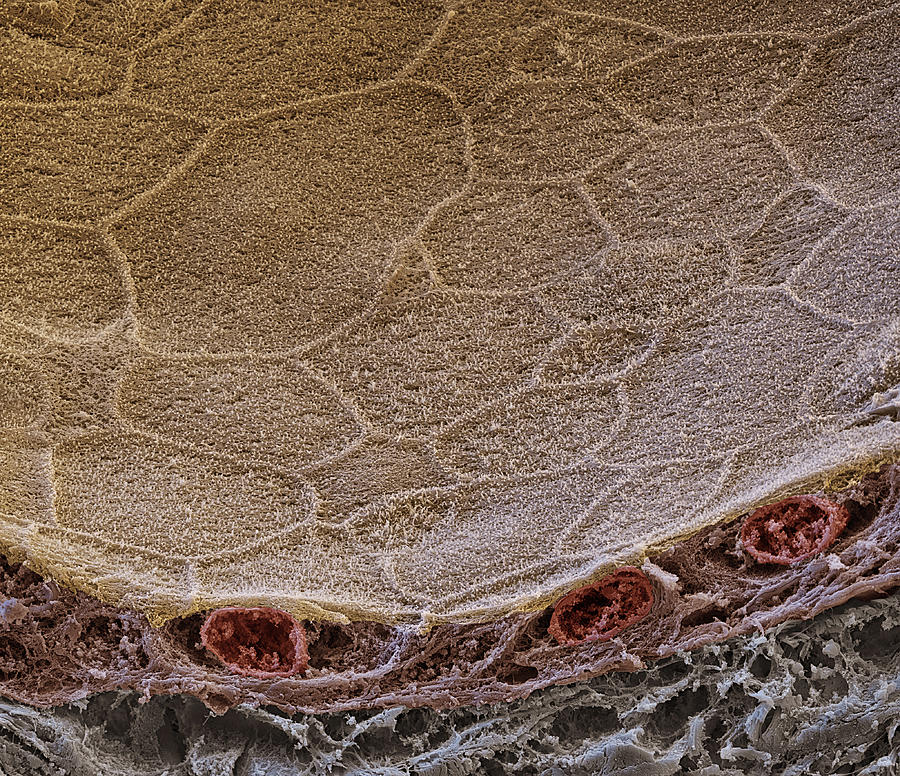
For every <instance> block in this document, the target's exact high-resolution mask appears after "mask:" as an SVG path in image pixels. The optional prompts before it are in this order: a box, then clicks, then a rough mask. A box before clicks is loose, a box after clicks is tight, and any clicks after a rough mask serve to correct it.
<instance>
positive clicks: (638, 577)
mask: <svg viewBox="0 0 900 776" xmlns="http://www.w3.org/2000/svg"><path fill="white" fill-rule="evenodd" d="M651 606H653V587H652V586H651V584H650V580H649V579H648V578H647V576H646V575H645V574H644V573H643V572H642V571H640V570H639V569H636V568H635V567H634V566H622V567H621V568H620V569H618V570H617V571H615V572H613V573H612V574H609V575H608V576H605V577H604V578H603V579H601V580H600V581H599V582H595V583H594V584H593V585H586V586H585V587H581V588H578V589H577V590H573V591H572V592H571V593H569V594H568V595H567V596H565V598H563V599H562V600H560V601H559V603H557V604H556V608H555V609H554V610H553V617H552V618H551V620H550V625H549V627H548V628H547V631H548V632H549V633H550V635H551V636H553V638H555V639H556V640H557V641H558V642H559V643H560V644H578V643H580V642H583V641H606V640H608V639H611V638H613V637H614V636H617V635H618V634H619V633H621V632H622V631H623V630H625V628H627V627H628V626H629V625H633V624H634V623H636V622H637V621H638V620H641V619H643V618H644V617H646V616H647V613H648V612H649V611H650V607H651Z"/></svg>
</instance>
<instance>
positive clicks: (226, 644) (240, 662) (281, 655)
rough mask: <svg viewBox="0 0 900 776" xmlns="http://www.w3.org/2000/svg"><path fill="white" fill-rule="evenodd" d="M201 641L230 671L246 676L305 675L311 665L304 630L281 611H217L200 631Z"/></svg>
mask: <svg viewBox="0 0 900 776" xmlns="http://www.w3.org/2000/svg"><path fill="white" fill-rule="evenodd" d="M200 640H201V641H202V643H203V646H204V647H206V648H207V649H208V650H209V651H210V652H212V653H213V654H214V655H215V656H216V657H217V658H219V660H221V661H222V662H223V663H224V664H225V665H226V666H228V668H230V669H231V670H232V671H234V672H235V673H238V674H243V675H244V676H256V677H260V678H267V677H276V676H290V675H291V674H296V673H298V672H301V671H305V670H306V666H307V665H308V663H309V654H308V652H307V651H306V634H305V633H304V631H303V626H302V625H301V624H300V623H299V622H297V620H296V619H295V618H294V617H292V616H291V615H290V614H288V613H287V612H282V611H281V610H279V609H269V608H268V607H254V608H249V609H247V608H243V607H238V606H227V607H225V608H223V609H216V610H215V611H214V612H211V613H210V614H209V616H208V617H207V618H206V621H205V622H204V623H203V627H202V628H200Z"/></svg>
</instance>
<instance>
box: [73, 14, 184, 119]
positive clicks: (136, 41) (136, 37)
mask: <svg viewBox="0 0 900 776" xmlns="http://www.w3.org/2000/svg"><path fill="white" fill-rule="evenodd" d="M200 3H201V0H103V2H90V3H86V2H80V3H79V4H78V12H77V13H76V14H75V16H74V18H73V19H72V23H71V24H70V25H69V28H68V30H67V31H66V32H67V36H69V37H73V38H77V39H78V40H79V41H84V42H85V43H87V44H88V45H90V46H92V47H94V48H95V49H99V50H102V51H107V50H109V51H120V50H121V51H134V50H135V49H137V48H138V47H141V46H145V45H147V44H148V43H149V42H150V41H151V40H153V38H154V36H156V35H157V34H158V33H160V32H161V31H163V30H165V29H166V28H170V27H172V26H174V25H176V24H178V23H179V22H181V21H183V20H184V19H185V18H186V17H187V16H189V15H190V13H191V12H192V11H194V10H195V9H196V8H197V7H198V6H199V5H200ZM169 107H171V106H169Z"/></svg>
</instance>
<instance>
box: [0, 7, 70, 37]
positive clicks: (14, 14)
mask: <svg viewBox="0 0 900 776" xmlns="http://www.w3.org/2000/svg"><path fill="white" fill-rule="evenodd" d="M75 8H76V0H10V1H9V2H6V3H4V4H3V7H2V8H0V24H11V25H14V26H16V27H19V28H21V29H23V30H25V31H26V32H29V33H32V34H50V33H58V32H61V31H62V30H64V29H65V28H66V27H68V26H69V24H70V23H71V22H72V17H73V16H74V15H75Z"/></svg>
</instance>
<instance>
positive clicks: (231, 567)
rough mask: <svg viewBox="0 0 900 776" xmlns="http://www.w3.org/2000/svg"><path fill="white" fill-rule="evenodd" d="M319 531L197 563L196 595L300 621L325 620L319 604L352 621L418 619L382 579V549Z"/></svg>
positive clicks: (414, 608)
mask: <svg viewBox="0 0 900 776" xmlns="http://www.w3.org/2000/svg"><path fill="white" fill-rule="evenodd" d="M319 528H320V530H316V527H314V526H304V527H301V528H299V529H296V530H293V531H287V532H285V533H283V534H279V535H278V536H276V537H274V538H272V539H271V540H269V541H265V542H261V543H260V544H259V545H256V546H254V547H251V548H246V549H243V550H239V551H230V550H226V551H223V552H222V553H219V554H218V555H215V556H209V557H207V558H204V559H201V560H198V561H197V562H196V564H195V575H196V579H197V582H198V586H199V590H200V593H199V594H200V595H201V596H202V598H203V599H204V600H212V601H213V602H214V603H216V604H221V605H232V604H234V603H235V602H242V603H246V604H247V605H255V604H257V603H259V602H260V601H265V602H266V603H267V604H269V605H272V606H278V607H280V608H281V609H285V610H286V609H289V610H290V611H291V613H292V614H293V615H294V616H295V617H297V618H299V619H316V620H322V619H324V616H323V615H324V612H323V611H322V609H321V608H319V607H321V606H325V607H326V608H328V609H330V610H332V611H343V612H348V613H350V612H352V613H355V615H356V617H357V618H358V617H359V616H360V613H361V611H366V612H368V613H372V612H377V613H378V615H379V617H380V616H384V618H385V619H390V618H392V617H394V616H395V613H396V614H401V615H402V614H405V615H407V616H408V617H409V618H410V619H417V618H418V617H420V616H421V612H422V608H421V605H420V604H416V605H411V601H409V600H408V599H407V598H406V597H405V596H403V595H401V594H400V593H399V591H398V588H397V585H396V584H395V583H394V582H393V580H389V579H386V578H385V577H384V574H383V559H384V547H383V546H377V545H373V546H362V545H359V544H356V543H353V542H351V541H348V540H347V536H346V531H345V530H344V529H343V527H341V528H340V529H335V528H334V527H333V526H331V525H324V526H320V527H319ZM348 558H352V559H353V560H352V562H350V563H348V562H347V559H348ZM248 569H252V574H248V573H247V570H248Z"/></svg>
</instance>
